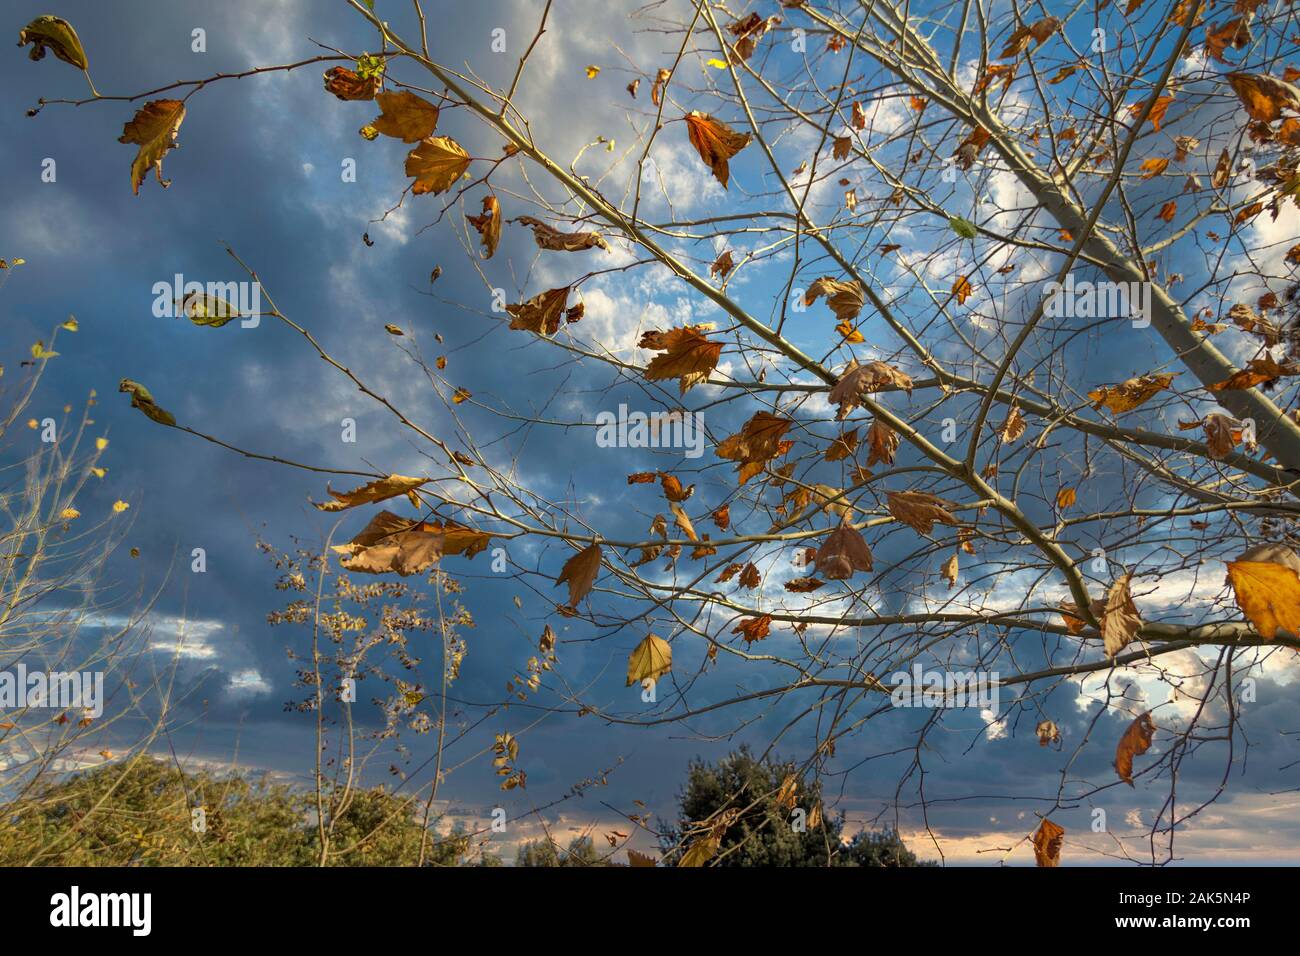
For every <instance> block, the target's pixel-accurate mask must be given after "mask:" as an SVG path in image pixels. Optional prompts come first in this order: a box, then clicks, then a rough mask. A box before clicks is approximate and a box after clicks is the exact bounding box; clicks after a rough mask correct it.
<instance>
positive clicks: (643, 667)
mask: <svg viewBox="0 0 1300 956" xmlns="http://www.w3.org/2000/svg"><path fill="white" fill-rule="evenodd" d="M672 669H673V649H672V647H671V646H669V644H668V642H667V641H665V640H664V639H663V638H660V637H655V636H654V635H653V634H647V635H646V637H645V640H643V641H642V642H641V643H640V644H638V645H637V646H636V649H635V650H634V651H632V653H631V654H630V655H628V659H627V685H626V686H628V687H631V686H632V685H633V684H639V683H641V682H642V681H643V680H658V679H659V678H660V677H662V676H663V675H664V674H667V673H668V672H669V671H670V670H672Z"/></svg>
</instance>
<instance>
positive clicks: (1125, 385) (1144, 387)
mask: <svg viewBox="0 0 1300 956" xmlns="http://www.w3.org/2000/svg"><path fill="white" fill-rule="evenodd" d="M1173 380H1174V376H1173V374H1172V373H1168V372H1166V373H1164V374H1161V375H1142V376H1140V377H1137V378H1130V379H1129V380H1128V381H1125V382H1120V383H1119V384H1118V385H1103V386H1102V387H1101V388H1098V389H1094V390H1093V391H1091V392H1089V393H1088V397H1089V398H1090V399H1092V401H1093V403H1094V404H1093V408H1101V406H1103V405H1105V406H1106V407H1107V408H1109V409H1110V410H1111V411H1112V412H1114V413H1115V414H1116V415H1119V414H1122V413H1124V412H1131V411H1132V410H1133V409H1135V408H1137V407H1138V406H1139V405H1141V404H1143V403H1144V402H1146V401H1147V400H1149V399H1150V398H1151V397H1152V396H1153V395H1155V394H1156V393H1157V392H1160V391H1163V390H1164V389H1167V388H1168V387H1169V385H1170V383H1171V382H1173Z"/></svg>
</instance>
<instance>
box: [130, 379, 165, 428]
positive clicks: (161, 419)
mask: <svg viewBox="0 0 1300 956" xmlns="http://www.w3.org/2000/svg"><path fill="white" fill-rule="evenodd" d="M117 390H118V391H119V392H126V393H128V394H129V395H130V396H131V407H132V408H138V409H140V411H142V412H144V413H145V414H146V415H148V416H149V417H150V418H151V419H153V420H154V421H156V422H158V423H159V424H160V425H175V424H176V419H175V417H174V416H173V415H172V413H171V412H169V411H167V410H166V409H165V408H160V407H159V406H158V405H157V404H155V402H154V400H153V396H152V395H150V394H149V389H147V388H145V387H144V386H143V385H141V384H140V383H139V382H133V381H131V379H129V378H124V379H122V381H121V383H120V384H119V385H118V386H117Z"/></svg>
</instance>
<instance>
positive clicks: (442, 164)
mask: <svg viewBox="0 0 1300 956" xmlns="http://www.w3.org/2000/svg"><path fill="white" fill-rule="evenodd" d="M469 162H470V159H469V154H468V153H466V152H465V150H463V149H461V148H460V144H459V143H457V142H456V141H455V140H453V139H451V138H449V137H447V136H431V137H429V138H428V139H423V140H421V141H420V145H419V146H417V147H415V149H413V150H411V151H410V152H409V153H407V154H406V167H405V168H406V175H408V176H412V177H414V179H415V181H414V182H413V183H412V184H411V192H412V193H413V194H414V195H416V196H422V195H424V194H425V193H433V194H434V195H435V196H436V195H438V193H444V192H446V191H447V190H448V189H450V188H451V187H452V186H453V185H455V183H456V180H458V179H460V177H461V176H463V175H464V174H465V170H467V169H469Z"/></svg>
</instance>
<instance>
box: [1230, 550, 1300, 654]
mask: <svg viewBox="0 0 1300 956" xmlns="http://www.w3.org/2000/svg"><path fill="white" fill-rule="evenodd" d="M1297 572H1300V557H1297V556H1296V553H1295V552H1294V551H1293V550H1291V549H1290V548H1288V547H1285V546H1283V545H1257V546H1255V547H1253V548H1250V549H1249V550H1247V551H1246V552H1245V553H1244V554H1242V556H1241V557H1240V558H1238V559H1237V560H1236V561H1229V562H1228V580H1229V581H1231V582H1232V590H1233V593H1234V594H1235V595H1236V598H1237V606H1238V607H1239V608H1241V611H1242V613H1243V614H1245V615H1246V620H1248V621H1250V626H1251V627H1253V628H1254V629H1255V630H1256V631H1257V632H1258V633H1259V635H1260V637H1263V638H1266V639H1268V640H1270V641H1272V640H1276V639H1277V636H1278V634H1279V633H1283V634H1286V635H1289V636H1292V637H1297V636H1300V574H1297Z"/></svg>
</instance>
